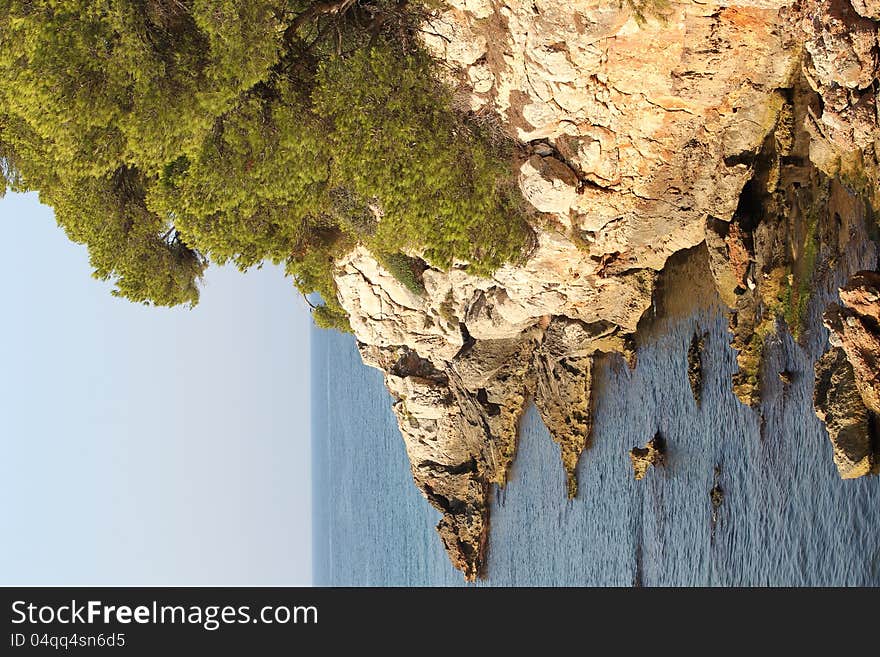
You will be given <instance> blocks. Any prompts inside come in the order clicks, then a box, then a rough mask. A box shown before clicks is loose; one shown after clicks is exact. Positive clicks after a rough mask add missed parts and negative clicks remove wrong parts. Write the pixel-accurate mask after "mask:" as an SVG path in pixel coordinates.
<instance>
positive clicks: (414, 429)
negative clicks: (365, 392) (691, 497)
mask: <svg viewBox="0 0 880 657" xmlns="http://www.w3.org/2000/svg"><path fill="white" fill-rule="evenodd" d="M876 17H877V3H876V0H855V1H854V2H853V4H852V6H850V5H849V4H848V3H847V2H846V0H804V1H803V2H799V3H797V4H796V3H795V2H793V1H791V2H789V1H786V0H781V1H778V2H774V1H770V0H742V2H734V3H730V2H727V1H726V0H725V1H724V2H716V1H714V0H710V1H709V2H707V3H679V4H672V5H671V7H670V11H669V15H668V17H667V19H666V20H665V21H659V20H653V19H652V18H651V17H650V16H649V17H648V20H647V21H646V22H645V23H644V24H641V25H640V24H639V22H638V21H636V20H635V18H634V16H633V14H632V12H631V11H630V10H629V9H628V5H627V4H626V3H616V2H606V1H604V0H578V2H574V3H559V2H551V1H550V0H535V1H532V0H528V1H526V0H506V1H505V2H501V1H500V0H450V2H449V7H448V8H447V9H443V10H440V11H438V12H437V13H436V14H435V15H434V16H433V18H432V20H431V21H430V23H429V24H428V25H427V26H426V30H425V31H424V35H423V38H424V41H425V44H426V45H427V46H428V48H429V49H430V50H431V51H432V52H433V53H434V54H435V55H436V56H438V57H439V58H441V59H443V60H444V61H445V63H446V64H447V65H448V66H447V67H446V70H447V71H448V72H449V77H450V79H451V80H453V81H455V82H456V83H457V84H460V85H461V88H460V89H459V95H463V96H464V97H465V98H466V99H467V100H466V102H465V103H464V106H465V107H467V108H470V109H471V110H472V111H480V112H483V111H485V112H488V113H490V114H497V115H499V116H500V117H501V119H502V127H503V128H504V129H505V130H506V132H507V133H508V134H509V135H510V136H512V137H514V138H515V139H517V140H518V141H520V142H521V144H522V146H523V148H522V149H521V153H524V154H525V155H522V156H521V158H520V159H518V160H517V162H515V163H514V164H515V165H516V167H517V170H518V172H519V176H518V182H519V185H520V187H521V189H522V191H523V194H524V196H525V198H526V199H527V201H528V202H530V203H531V204H532V205H533V206H534V208H535V210H536V211H537V212H540V213H543V214H542V215H541V216H540V227H539V228H538V229H537V234H536V238H535V245H534V249H533V250H532V251H531V253H530V254H529V257H528V258H527V260H526V261H525V262H523V263H519V264H516V265H506V266H504V267H501V268H499V269H498V270H497V271H496V272H495V273H494V274H493V275H492V276H491V277H488V278H480V277H476V276H473V275H471V274H470V273H469V272H468V265H467V263H455V265H454V266H453V267H451V268H450V269H449V270H447V271H440V270H438V269H436V268H433V267H431V266H430V263H427V264H426V267H427V268H426V269H425V271H424V272H423V273H422V282H423V284H424V288H425V291H424V294H415V293H413V292H412V291H411V290H409V289H408V288H406V286H404V285H403V284H402V283H400V282H399V281H397V280H396V279H395V278H394V276H393V275H392V274H391V273H390V272H388V271H387V270H385V269H384V268H383V267H382V266H381V265H380V264H379V262H378V261H377V260H376V259H375V258H373V256H372V255H371V254H370V253H369V252H368V251H367V250H366V249H365V248H363V247H357V248H355V249H354V250H353V251H352V252H350V253H348V254H347V255H346V256H345V257H343V258H341V259H340V260H339V261H338V263H337V265H338V269H337V274H336V281H337V286H338V290H339V301H340V303H341V304H342V306H343V307H344V308H345V309H346V311H347V312H348V313H349V315H350V321H351V326H352V329H353V331H354V333H355V335H356V337H357V339H358V341H359V346H360V350H361V354H362V356H363V358H364V361H365V362H367V363H368V364H371V365H373V366H376V367H379V368H380V369H382V370H383V371H384V373H385V380H386V383H387V385H388V388H389V390H390V391H391V392H392V394H393V395H394V397H395V399H396V402H395V404H394V412H395V414H396V416H397V419H398V424H399V426H400V429H401V433H402V435H403V439H404V442H405V444H406V448H407V453H408V455H409V458H410V461H411V462H412V472H413V478H414V481H415V483H416V485H417V486H418V487H419V488H420V489H421V490H422V492H423V493H424V495H425V496H426V498H427V499H428V500H429V501H430V503H431V504H432V505H433V506H434V507H435V508H437V509H438V510H439V511H440V512H441V513H442V519H441V521H440V523H439V525H438V531H439V533H440V537H441V539H442V541H443V543H444V546H445V547H446V550H447V552H448V553H449V556H450V559H451V560H452V563H453V564H454V565H455V566H456V567H457V568H459V569H460V570H462V572H463V573H464V575H465V577H466V578H467V579H469V580H472V579H474V578H476V577H478V576H480V574H481V573H482V570H483V568H484V563H485V554H486V549H487V541H488V536H489V522H490V519H489V496H490V493H491V490H492V487H493V486H496V485H503V484H504V482H505V481H506V478H507V472H508V469H509V467H510V464H511V462H512V460H513V458H514V455H515V450H516V440H517V436H516V430H517V422H518V421H519V418H520V416H521V414H522V412H523V410H524V407H525V405H526V403H527V400H528V399H529V398H530V397H531V396H534V399H535V402H536V405H537V406H538V409H539V411H540V413H541V416H542V418H543V419H544V421H545V423H546V424H547V425H548V428H549V430H550V433H551V435H552V437H553V439H554V440H555V441H556V442H557V443H558V444H559V445H560V453H561V460H562V464H563V467H564V469H565V472H566V477H567V492H568V495H569V496H574V495H575V494H576V491H577V481H576V467H577V463H578V459H579V458H580V456H581V453H582V452H583V450H584V449H585V448H586V447H587V445H588V444H589V436H590V429H591V424H592V420H591V416H590V414H591V410H590V409H591V406H592V395H593V386H592V376H593V369H594V364H595V360H594V358H595V354H597V353H610V352H620V353H623V354H624V355H625V356H627V357H628V359H629V360H630V361H632V360H633V351H632V346H631V345H632V344H633V337H634V335H635V333H636V331H637V330H638V329H639V327H640V321H641V320H642V319H643V318H644V317H645V315H646V313H655V314H656V312H657V311H656V308H655V306H656V303H655V301H656V300H655V286H656V284H657V280H658V272H660V271H663V270H664V268H667V263H668V262H674V257H673V256H674V255H675V254H678V253H681V252H685V250H688V251H691V250H694V251H695V250H698V249H705V253H706V259H707V262H708V271H707V273H706V274H705V276H703V278H705V279H706V283H707V285H708V286H709V287H710V288H711V287H712V283H713V282H714V286H715V287H716V288H717V290H718V294H719V296H720V297H721V299H722V300H723V302H724V303H726V304H727V305H728V306H729V307H730V308H731V330H732V334H733V345H734V347H735V348H736V349H737V350H738V358H737V360H738V362H739V364H740V372H739V373H738V374H737V376H736V377H735V379H734V390H735V392H736V393H737V394H738V395H739V396H740V398H741V399H742V400H743V401H744V402H745V403H747V404H749V405H751V406H756V405H757V402H758V400H759V394H760V391H761V388H762V383H763V382H762V381H761V371H762V370H761V364H762V359H763V355H762V354H763V348H764V344H765V342H766V340H767V339H768V337H769V336H770V335H771V334H773V333H774V332H775V331H776V330H777V328H778V326H779V325H781V324H784V325H787V326H789V328H790V329H792V333H793V334H795V333H796V331H797V329H796V328H792V327H795V326H796V325H797V324H798V323H799V322H800V319H801V315H802V313H803V312H804V308H805V307H806V303H805V302H806V300H807V297H808V295H809V290H810V289H811V284H812V280H813V278H812V277H813V267H814V263H811V257H812V256H809V254H810V253H813V254H814V255H815V250H814V251H811V250H810V249H811V248H812V247H813V246H815V245H816V244H819V243H820V242H821V245H822V248H823V249H825V250H824V251H823V253H824V254H826V256H827V257H832V258H833V257H834V254H836V253H840V252H841V249H842V248H843V246H842V245H843V244H844V242H845V240H847V239H849V236H850V235H851V234H852V232H853V231H852V230H851V229H852V226H853V225H854V224H855V223H856V222H857V221H862V219H863V218H864V216H866V214H867V210H866V208H867V207H868V206H867V205H866V204H864V203H862V204H861V205H859V203H860V201H858V200H857V198H858V195H859V194H862V195H867V197H869V198H870V196H871V195H875V196H876V190H877V180H878V176H877V171H878V170H880V168H878V167H877V165H876V163H877V152H876V148H877V144H878V142H880V135H878V132H877V111H876V102H877V98H876V89H877V53H878V45H877V41H876V34H877V31H876V22H874V21H875V20H876ZM814 165H815V166H814ZM817 167H818V168H817ZM835 176H839V177H841V178H843V179H844V181H843V182H841V181H840V180H837V179H836V178H835ZM878 206H880V203H875V207H878ZM816 217H820V219H818V220H817V219H816ZM817 221H818V222H819V223H818V224H817V223H816V222H817ZM817 225H819V228H815V226H817ZM834 231H837V235H835V234H834ZM838 240H839V242H840V243H839V244H837V241H838ZM703 244H705V247H703V246H701V245H703ZM805 254H807V255H805ZM828 254H831V255H830V256H828ZM411 255H413V256H416V255H418V254H415V253H413V254H411ZM667 269H668V268H667ZM859 290H861V288H859ZM713 294H714V292H713ZM870 294H873V293H870ZM674 296H675V292H674V291H672V290H668V291H667V294H666V297H668V298H669V299H670V300H671V301H670V303H668V304H663V305H668V306H669V307H670V308H672V307H673V306H675V299H674V298H673V297H674ZM873 298H874V297H871V296H870V295H869V294H866V293H865V292H862V291H858V292H856V291H855V290H854V291H853V293H852V294H849V292H842V293H841V300H842V304H843V305H842V306H841V310H840V311H839V312H837V314H836V315H835V317H836V318H837V319H833V320H832V324H834V326H835V327H839V331H838V330H835V335H837V334H839V335H840V336H841V342H840V344H841V345H842V346H841V347H840V349H839V350H837V351H836V352H835V353H837V354H838V355H837V356H834V358H835V359H839V353H846V354H847V356H850V361H851V362H852V364H851V365H850V369H851V371H852V375H853V379H852V382H851V384H850V382H849V379H847V375H846V368H845V367H843V365H841V364H840V363H839V362H838V360H834V361H833V362H831V360H829V361H828V362H827V363H826V366H823V367H825V368H826V369H822V376H821V377H820V378H821V380H822V381H823V382H824V381H826V380H827V385H826V384H825V383H823V387H822V391H823V392H822V393H821V394H820V395H819V397H817V408H819V407H820V406H821V407H822V408H823V409H825V410H823V411H821V412H822V413H823V414H824V417H825V418H826V422H828V423H829V433H831V432H832V431H833V432H834V436H833V437H832V442H833V443H835V460H836V462H837V463H838V467H841V468H842V470H841V472H842V473H843V472H844V471H845V472H847V473H849V474H853V473H856V472H860V471H861V470H863V469H864V467H865V458H867V456H866V454H867V451H866V450H867V449H868V448H867V447H865V444H864V442H862V443H858V442H857V441H856V440H855V436H856V434H857V433H858V432H859V431H861V429H862V428H864V427H865V426H868V428H869V430H870V418H871V416H870V414H868V415H867V416H865V417H867V418H868V420H866V421H867V422H868V424H867V425H866V424H865V422H862V420H861V419H859V418H861V417H862V416H861V415H859V414H858V413H859V411H858V408H859V407H858V404H857V403H856V398H858V399H862V398H863V397H865V398H866V399H868V400H869V402H870V404H873V403H874V400H875V399H876V392H877V388H876V378H872V375H871V373H872V372H873V373H874V375H876V373H877V367H876V364H877V363H876V360H872V358H875V356H876V354H877V351H876V350H875V347H874V343H873V342H872V340H873V339H874V337H876V333H875V331H874V328H875V327H876V325H875V324H871V323H870V322H867V320H865V319H864V318H865V317H866V316H867V315H868V314H870V312H871V311H870V308H872V307H873V306H870V304H872V303H873V301H872V299H873ZM869 306H870V308H869ZM835 322H836V323H835ZM847 349H849V350H848V351H847ZM699 351H700V347H699V345H698V344H695V345H692V348H691V350H690V352H691V353H690V354H689V359H688V360H689V371H688V374H689V381H690V382H691V385H692V390H693V392H694V396H695V398H696V399H697V400H698V402H699V401H700V390H701V378H702V375H703V372H702V362H701V359H699V358H697V354H698V352H699ZM850 352H852V354H850ZM872 354H873V355H872ZM829 358H830V357H829ZM698 361H699V367H698V366H697V363H698ZM823 361H824V359H823ZM832 365H833V367H832ZM872 367H873V368H874V369H873V370H872V369H871V368H872ZM840 368H843V369H840ZM840 372H843V374H841V373H840ZM835 377H836V378H835ZM777 385H778V384H777ZM817 390H818V388H817ZM853 390H856V391H857V393H858V394H856V395H855V397H854V396H853ZM817 394H818V392H817ZM864 403H865V402H864V400H863V401H862V404H863V405H864ZM866 408H867V407H866ZM847 409H849V410H847ZM850 411H852V412H851V413H850ZM865 412H868V411H865ZM847 413H849V414H847ZM853 413H854V415H853ZM853 419H855V424H853V423H852V422H853ZM873 431H874V434H873V435H876V433H877V429H876V426H875V428H874V429H873ZM860 435H862V437H864V434H860ZM860 450H861V451H860ZM860 454H861V455H860ZM662 455H663V445H662V436H660V434H659V433H658V435H657V436H655V438H654V439H653V440H652V441H651V442H649V443H648V445H646V446H645V447H642V448H635V449H633V450H632V452H631V453H630V457H631V458H632V461H633V468H634V473H635V475H636V478H642V477H643V476H644V475H645V473H646V472H647V469H648V467H650V465H652V464H659V463H660V462H661V460H662ZM869 465H870V464H869ZM853 476H855V475H854V474H853ZM716 483H717V482H716ZM717 488H718V491H717V492H718V494H717V495H714V494H713V498H712V499H713V515H714V514H715V512H717V504H716V501H717V502H720V499H721V498H720V495H721V492H720V487H717Z"/></svg>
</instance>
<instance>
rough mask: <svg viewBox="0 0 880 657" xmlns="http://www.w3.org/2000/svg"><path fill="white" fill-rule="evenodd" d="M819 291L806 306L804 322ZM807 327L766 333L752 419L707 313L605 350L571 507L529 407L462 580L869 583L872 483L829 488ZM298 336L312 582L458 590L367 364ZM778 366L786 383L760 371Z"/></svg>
mask: <svg viewBox="0 0 880 657" xmlns="http://www.w3.org/2000/svg"><path fill="white" fill-rule="evenodd" d="M836 284H839V281H836V282H835V285H836ZM833 289H834V285H831V284H829V286H828V288H827V289H826V290H824V291H823V292H822V293H821V294H817V295H816V298H815V299H814V303H813V304H812V305H811V310H810V313H811V324H812V325H813V326H814V328H815V327H816V326H818V325H819V324H820V321H819V316H820V313H821V309H822V308H823V307H824V304H825V303H826V302H827V300H828V299H829V298H831V296H832V295H833V292H832V290H833ZM695 332H699V333H703V332H707V334H708V335H707V338H706V342H705V352H704V357H703V362H704V387H703V398H702V403H701V405H700V406H698V405H697V404H696V402H695V400H694V397H693V394H692V392H691V388H690V385H689V383H688V380H687V350H688V347H689V345H690V342H691V338H692V336H693V335H694V334H695ZM825 336H826V334H825V333H824V329H815V330H813V331H812V332H811V333H810V334H809V336H808V339H807V341H806V344H805V346H804V347H801V346H800V345H798V344H796V343H795V341H794V340H793V339H792V338H791V337H790V336H788V335H787V334H786V333H785V332H783V333H782V335H781V336H780V337H777V338H772V339H771V341H770V343H769V344H768V347H767V349H766V369H765V372H766V373H768V374H767V376H768V381H769V383H768V385H767V389H766V394H765V397H764V401H763V403H762V413H761V414H759V413H757V412H755V411H754V410H752V409H749V408H747V407H745V406H744V405H742V404H741V403H740V402H739V400H738V399H737V398H736V397H735V396H734V395H733V393H732V392H731V386H730V377H731V375H732V373H733V372H735V371H736V358H735V353H734V351H733V350H732V349H731V348H730V346H729V341H730V335H729V333H728V330H727V320H726V318H725V316H724V314H723V313H722V312H721V311H720V310H719V309H713V308H703V309H700V310H696V311H694V312H693V313H691V314H690V315H687V316H684V317H680V318H678V319H674V320H669V321H668V322H667V324H666V325H665V326H663V327H662V330H659V331H657V332H656V335H655V337H653V338H651V339H650V340H648V341H647V343H646V344H645V345H643V347H642V348H641V349H640V351H639V356H638V364H637V366H636V368H635V369H633V370H630V369H629V368H628V367H627V366H626V365H625V364H624V363H623V361H622V360H620V359H619V358H615V357H609V358H607V359H605V360H604V361H603V362H602V363H601V365H600V366H599V372H598V375H597V377H596V395H597V402H596V414H595V418H594V431H593V444H592V447H591V448H590V449H588V450H587V451H586V452H585V453H584V455H583V456H582V458H581V461H580V464H579V467H578V480H579V483H580V490H579V493H578V497H577V498H576V499H575V500H573V501H569V500H567V499H566V496H565V483H564V472H563V469H562V466H561V463H560V460H559V448H558V447H557V446H556V444H554V443H553V442H552V441H551V439H550V436H549V434H548V432H547V429H546V428H545V427H544V425H543V424H542V422H541V419H540V417H539V415H538V413H537V411H536V409H535V408H534V406H532V407H530V408H529V409H528V411H527V413H526V414H525V416H524V418H523V420H522V430H521V435H520V443H519V451H518V455H517V457H516V461H515V462H514V465H513V469H512V472H511V477H510V482H509V483H508V485H507V487H506V488H504V489H502V490H498V491H496V493H495V496H494V500H493V504H492V512H491V513H492V515H491V534H490V539H489V553H488V567H487V578H486V579H485V580H483V581H481V582H479V583H478V584H477V585H494V586H505V585H536V586H559V585H592V586H595V585H603V586H608V585H615V586H632V585H644V586H663V585H704V586H715V585H717V586H732V585H738V586H743V585H746V586H751V585H786V586H799V585H877V584H880V532H878V531H877V527H878V526H880V478H878V477H866V478H862V479H857V480H848V481H844V480H841V479H840V477H839V476H838V474H837V471H836V469H835V466H834V464H833V461H832V449H831V445H830V443H829V441H828V438H827V435H826V433H825V430H824V427H823V426H822V424H821V423H820V422H819V420H818V419H817V418H816V416H815V414H814V412H813V407H812V389H813V382H812V379H813V374H812V371H813V364H814V362H815V359H816V358H817V357H818V356H819V355H820V354H821V352H822V348H823V344H824V341H825ZM312 344H313V353H312V368H313V371H312V377H313V378H312V385H313V388H312V390H313V418H314V426H313V431H314V436H313V440H314V449H313V453H314V459H315V460H314V485H315V490H314V500H315V508H314V519H315V520H314V522H315V531H314V536H315V545H314V562H315V583H316V584H323V585H355V586H359V585H392V586H394V585H429V586H432V585H459V584H462V583H463V582H462V578H461V575H460V573H458V572H457V571H455V570H454V569H453V568H452V567H451V565H450V563H449V560H448V559H447V557H446V555H445V553H444V551H443V549H442V546H441V543H440V540H439V537H438V536H437V534H436V532H435V530H434V526H435V524H436V523H437V521H438V518H439V514H438V513H437V512H436V511H435V510H434V509H432V508H431V507H430V506H429V504H428V502H427V501H426V500H425V499H424V498H423V497H422V496H421V493H420V492H419V491H418V490H417V489H416V487H415V485H414V484H413V482H412V478H411V473H410V466H409V461H408V460H407V458H406V453H405V450H404V446H403V441H402V439H401V437H400V434H399V431H398V428H397V424H396V422H395V419H394V415H393V413H392V411H391V403H392V400H391V397H390V395H389V394H388V392H387V391H386V390H385V388H384V385H383V382H382V376H381V373H380V372H379V371H377V370H374V369H371V368H368V367H366V366H364V365H363V364H362V363H361V361H360V357H359V355H358V352H357V349H356V346H355V342H354V339H353V338H352V337H351V336H347V335H341V334H339V333H336V332H330V331H319V330H316V332H315V334H314V336H313V339H312ZM786 369H787V370H789V371H791V372H794V373H795V377H794V380H793V381H792V383H791V384H790V385H785V384H784V383H783V382H782V380H781V379H779V377H777V376H776V375H775V372H780V371H783V370H786ZM762 417H763V420H762V419H761V418H762ZM658 430H659V431H661V432H662V433H663V435H664V436H665V438H666V441H667V461H666V464H665V466H664V467H659V468H651V469H650V470H649V472H648V474H647V476H646V477H645V479H643V480H642V481H635V480H634V479H633V476H632V468H631V465H630V460H629V457H628V452H629V450H630V449H631V448H632V447H634V446H639V445H644V444H645V443H646V442H647V441H648V440H650V439H651V437H652V436H653V435H654V434H655V433H656V432H657V431H658ZM716 483H717V484H718V485H719V486H720V488H721V489H722V490H723V494H724V497H723V504H722V505H721V507H720V508H719V509H718V511H717V515H716V519H715V521H714V522H713V507H712V503H711V497H710V491H711V489H712V488H713V486H715V485H716Z"/></svg>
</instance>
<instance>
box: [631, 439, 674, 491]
mask: <svg viewBox="0 0 880 657" xmlns="http://www.w3.org/2000/svg"><path fill="white" fill-rule="evenodd" d="M665 453H666V441H665V440H664V438H663V436H662V435H661V433H660V432H659V431H658V432H657V433H656V434H655V435H654V437H653V438H651V440H649V441H648V444H647V445H645V446H644V447H633V448H632V449H631V450H630V452H629V459H630V461H632V467H633V476H635V478H636V479H637V480H639V479H643V478H644V477H645V475H646V474H647V473H648V468H650V467H651V466H652V465H654V466H659V465H663V461H664V455H665Z"/></svg>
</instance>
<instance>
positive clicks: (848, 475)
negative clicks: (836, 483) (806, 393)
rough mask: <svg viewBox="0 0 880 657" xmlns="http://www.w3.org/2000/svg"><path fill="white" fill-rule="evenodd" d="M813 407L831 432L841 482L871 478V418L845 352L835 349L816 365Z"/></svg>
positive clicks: (873, 458)
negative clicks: (865, 477) (869, 476)
mask: <svg viewBox="0 0 880 657" xmlns="http://www.w3.org/2000/svg"><path fill="white" fill-rule="evenodd" d="M813 403H814V405H815V408H816V415H817V416H818V417H819V419H820V420H822V421H823V422H824V423H825V428H826V429H827V430H828V438H829V439H830V440H831V445H832V447H833V449H834V465H836V466H837V471H838V472H839V473H840V476H841V478H843V479H855V478H856V477H861V476H864V475H866V474H869V473H870V472H871V469H872V467H873V466H874V461H875V445H874V444H872V443H873V441H872V439H871V426H870V424H871V418H870V417H869V412H868V409H867V408H866V407H865V403H864V401H863V400H862V397H861V395H860V394H859V390H858V388H857V387H856V380H855V375H854V374H853V368H852V366H851V365H850V364H849V362H848V361H847V359H846V354H845V353H844V351H843V349H841V348H839V347H833V348H832V349H831V350H830V351H828V352H827V353H826V354H825V355H824V356H822V358H821V359H819V361H818V362H817V363H816V386H815V388H814V391H813Z"/></svg>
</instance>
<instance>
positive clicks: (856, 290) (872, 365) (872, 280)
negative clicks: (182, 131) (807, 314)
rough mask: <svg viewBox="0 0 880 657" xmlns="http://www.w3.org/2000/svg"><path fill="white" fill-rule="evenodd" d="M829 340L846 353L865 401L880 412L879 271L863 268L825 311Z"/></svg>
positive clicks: (876, 411)
mask: <svg viewBox="0 0 880 657" xmlns="http://www.w3.org/2000/svg"><path fill="white" fill-rule="evenodd" d="M825 325H826V326H827V327H828V329H829V330H830V331H831V336H830V341H831V344H832V345H833V346H835V347H840V348H841V349H843V351H844V352H845V353H846V358H847V360H848V361H849V363H850V365H851V366H852V368H853V372H854V375H855V381H856V386H857V387H858V389H859V394H860V395H861V396H862V399H863V400H864V402H865V405H866V406H867V407H868V408H869V409H871V411H873V412H874V413H880V273H878V272H872V271H863V272H859V273H857V274H856V275H855V276H853V277H852V278H850V279H849V282H848V283H847V284H846V286H845V287H843V288H842V289H841V290H840V305H837V304H832V305H831V306H829V307H828V309H827V310H826V311H825Z"/></svg>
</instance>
